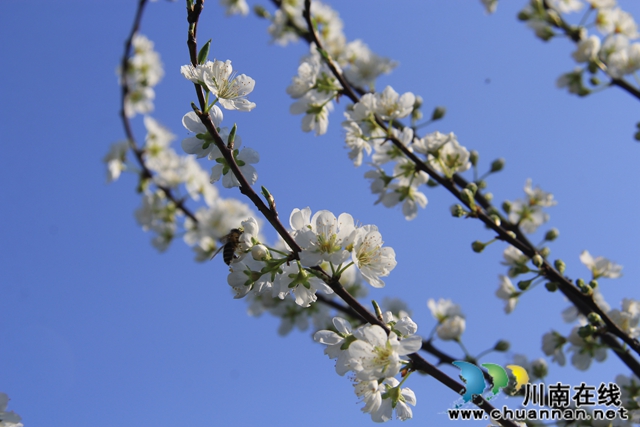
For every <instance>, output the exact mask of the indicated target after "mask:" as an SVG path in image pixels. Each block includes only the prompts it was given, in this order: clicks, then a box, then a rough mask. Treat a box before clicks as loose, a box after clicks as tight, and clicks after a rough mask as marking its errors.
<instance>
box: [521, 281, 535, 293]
mask: <svg viewBox="0 0 640 427" xmlns="http://www.w3.org/2000/svg"><path fill="white" fill-rule="evenodd" d="M532 281H533V279H531V280H521V281H519V282H518V289H520V290H521V291H526V290H527V289H529V286H531V282H532Z"/></svg>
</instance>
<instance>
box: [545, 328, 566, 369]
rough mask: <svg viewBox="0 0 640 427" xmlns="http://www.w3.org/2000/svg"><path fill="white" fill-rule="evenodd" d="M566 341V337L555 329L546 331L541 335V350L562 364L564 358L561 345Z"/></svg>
mask: <svg viewBox="0 0 640 427" xmlns="http://www.w3.org/2000/svg"><path fill="white" fill-rule="evenodd" d="M566 342H567V340H566V338H565V337H563V336H562V335H560V334H559V333H557V332H556V331H551V332H547V333H546V334H544V335H543V336H542V351H543V352H544V354H546V355H547V356H553V357H552V358H551V360H553V361H554V362H556V363H558V365H560V366H564V364H565V363H566V359H565V356H564V353H563V351H562V347H563V346H564V345H565V343H566Z"/></svg>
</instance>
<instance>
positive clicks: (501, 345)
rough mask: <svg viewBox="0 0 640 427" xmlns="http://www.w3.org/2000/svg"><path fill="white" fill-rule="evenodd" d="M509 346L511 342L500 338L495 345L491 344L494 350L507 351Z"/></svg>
mask: <svg viewBox="0 0 640 427" xmlns="http://www.w3.org/2000/svg"><path fill="white" fill-rule="evenodd" d="M509 347H511V344H509V341H505V340H500V341H498V342H497V343H496V345H494V346H493V349H494V350H495V351H500V352H505V351H509Z"/></svg>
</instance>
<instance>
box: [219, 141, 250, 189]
mask: <svg viewBox="0 0 640 427" xmlns="http://www.w3.org/2000/svg"><path fill="white" fill-rule="evenodd" d="M236 147H238V145H236ZM233 157H234V158H235V160H236V163H237V165H238V168H239V169H240V172H242V175H244V177H245V178H246V179H247V181H248V182H249V185H253V184H255V183H256V181H257V180H258V172H257V171H256V168H254V167H253V166H251V165H252V164H255V163H258V162H259V161H260V155H259V154H258V152H257V151H256V150H254V149H252V148H248V147H245V148H243V149H242V150H240V152H238V149H237V148H236V149H234V150H233ZM217 161H218V164H217V165H215V166H214V167H213V168H211V182H216V181H218V180H219V179H220V177H221V176H222V185H223V186H224V187H225V188H232V187H239V186H240V181H238V178H236V176H235V175H234V173H233V172H232V171H231V169H230V168H229V165H228V164H227V162H226V160H224V159H218V160H217Z"/></svg>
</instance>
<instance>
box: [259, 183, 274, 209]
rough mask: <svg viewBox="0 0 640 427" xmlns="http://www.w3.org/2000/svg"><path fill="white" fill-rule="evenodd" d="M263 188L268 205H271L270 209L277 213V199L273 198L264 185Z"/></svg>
mask: <svg viewBox="0 0 640 427" xmlns="http://www.w3.org/2000/svg"><path fill="white" fill-rule="evenodd" d="M261 188H262V195H263V196H264V198H265V199H266V200H267V203H269V209H271V210H272V211H274V212H275V210H276V201H275V199H274V198H273V196H272V195H271V193H270V192H269V190H267V188H266V187H265V186H264V185H263V186H262V187H261Z"/></svg>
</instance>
